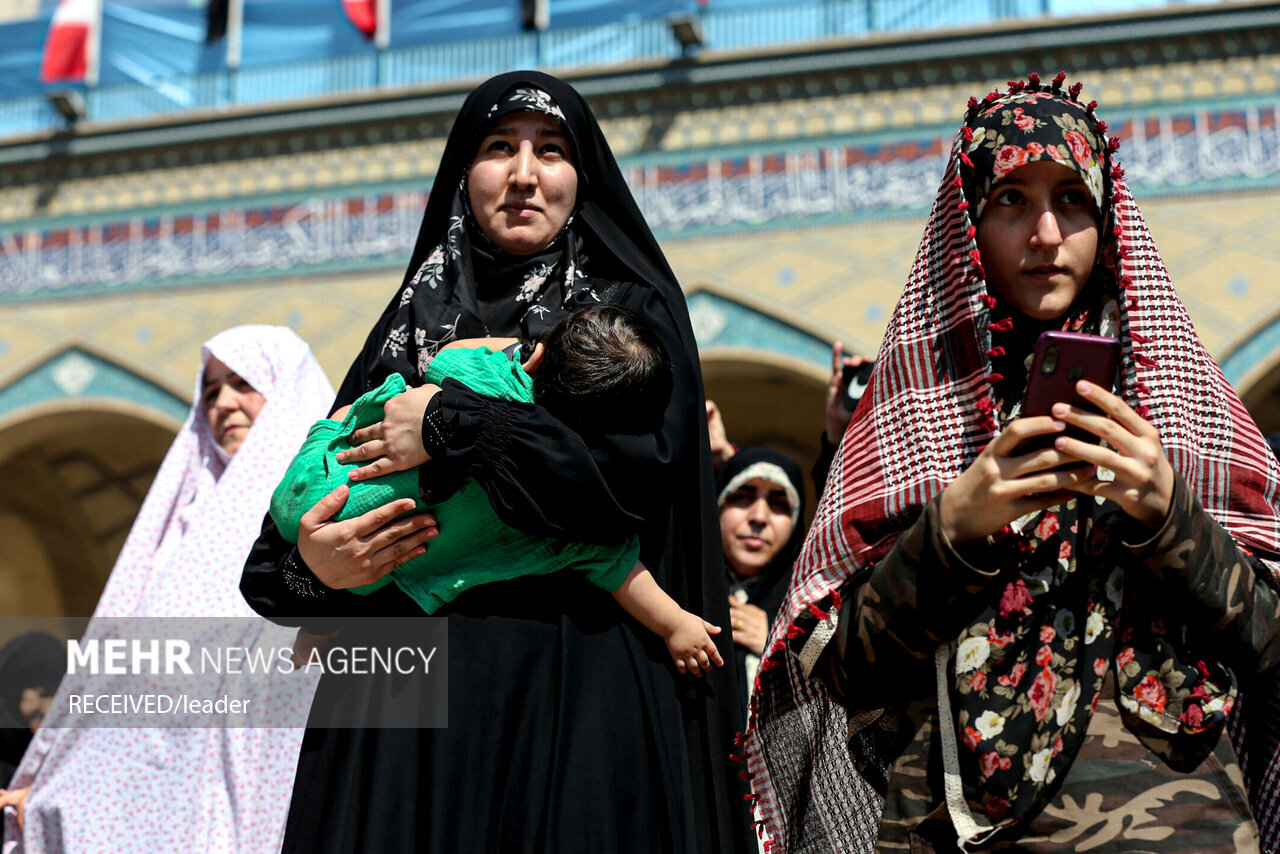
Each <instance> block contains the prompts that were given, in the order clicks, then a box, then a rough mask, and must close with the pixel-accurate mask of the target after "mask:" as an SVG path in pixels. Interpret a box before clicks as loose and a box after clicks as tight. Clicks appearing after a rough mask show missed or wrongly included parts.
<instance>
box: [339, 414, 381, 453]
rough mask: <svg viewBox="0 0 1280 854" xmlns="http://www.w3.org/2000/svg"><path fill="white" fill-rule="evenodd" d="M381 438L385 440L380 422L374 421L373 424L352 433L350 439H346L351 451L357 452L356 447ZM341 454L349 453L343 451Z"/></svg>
mask: <svg viewBox="0 0 1280 854" xmlns="http://www.w3.org/2000/svg"><path fill="white" fill-rule="evenodd" d="M382 438H385V435H384V433H383V429H382V422H381V421H376V422H374V423H373V424H370V425H368V426H367V427H361V428H360V429H359V430H357V431H355V432H354V433H352V434H351V438H350V439H348V441H349V442H350V443H351V446H352V450H359V448H358V447H357V446H359V445H363V444H365V443H366V442H371V441H373V440H374V439H382ZM343 453H345V454H350V453H351V451H343Z"/></svg>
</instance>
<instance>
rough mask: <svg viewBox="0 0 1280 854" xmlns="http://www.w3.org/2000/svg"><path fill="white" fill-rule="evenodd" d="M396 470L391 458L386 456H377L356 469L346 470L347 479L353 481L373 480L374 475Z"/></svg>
mask: <svg viewBox="0 0 1280 854" xmlns="http://www.w3.org/2000/svg"><path fill="white" fill-rule="evenodd" d="M375 444H376V443H375ZM396 470H397V469H396V467H395V466H394V465H393V464H392V463H391V460H389V459H387V458H386V457H379V458H378V459H376V460H374V461H373V462H371V463H369V465H367V466H361V467H360V468H358V469H352V470H351V471H349V472H347V479H348V480H353V481H359V480H373V479H374V478H375V477H381V476H382V475H384V474H391V473H392V472H393V471H396Z"/></svg>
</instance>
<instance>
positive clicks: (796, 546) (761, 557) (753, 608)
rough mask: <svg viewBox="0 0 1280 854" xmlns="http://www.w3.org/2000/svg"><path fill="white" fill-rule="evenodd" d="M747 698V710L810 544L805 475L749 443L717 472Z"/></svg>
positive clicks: (733, 622)
mask: <svg viewBox="0 0 1280 854" xmlns="http://www.w3.org/2000/svg"><path fill="white" fill-rule="evenodd" d="M716 490H717V497H716V503H717V504H718V505H719V506H720V538H721V545H722V547H723V549H724V568H725V574H726V576H727V578H728V580H729V626H730V628H731V629H732V630H733V642H734V645H733V652H734V661H735V663H736V665H737V670H738V678H739V680H740V682H739V692H738V694H739V697H740V699H741V701H742V708H743V711H744V712H745V710H746V707H747V698H748V697H749V695H750V691H751V685H752V683H753V682H754V681H755V678H756V668H757V667H758V666H759V664H760V657H761V656H762V655H763V654H764V644H765V639H766V637H767V636H768V634H769V626H771V625H773V620H774V618H775V617H776V616H778V608H780V607H781V606H782V597H783V596H784V595H785V594H786V592H787V584H788V583H789V582H790V581H791V566H792V564H794V563H795V561H796V556H797V555H799V554H800V546H801V545H802V544H803V543H804V526H803V525H802V524H801V519H803V518H804V477H803V476H802V475H801V474H800V467H799V466H797V465H796V464H795V463H794V462H792V461H791V459H790V458H789V457H787V456H786V455H785V454H780V453H778V452H777V451H771V450H769V449H768V448H742V449H741V450H739V451H738V452H736V453H735V454H734V455H733V456H732V457H730V458H729V461H728V462H726V463H725V464H724V467H723V468H721V469H720V471H719V472H718V473H717V474H716Z"/></svg>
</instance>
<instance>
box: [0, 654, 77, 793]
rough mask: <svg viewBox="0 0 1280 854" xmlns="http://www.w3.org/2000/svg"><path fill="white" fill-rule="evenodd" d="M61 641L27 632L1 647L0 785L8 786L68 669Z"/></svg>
mask: <svg viewBox="0 0 1280 854" xmlns="http://www.w3.org/2000/svg"><path fill="white" fill-rule="evenodd" d="M66 663H67V655H66V650H65V649H63V646H62V644H61V643H59V642H58V640H57V639H56V638H54V637H53V636H52V635H48V634H45V633H44V632H24V633H22V634H20V635H18V636H17V637H15V638H13V639H12V640H10V641H9V642H8V643H7V644H5V645H4V648H3V649H0V781H2V782H0V785H6V786H7V785H8V784H9V779H10V778H11V777H13V772H14V771H16V770H17V768H18V763H19V762H21V761H22V754H23V753H25V752H26V749H27V745H28V744H30V743H31V735H32V733H34V732H35V730H36V727H38V726H39V725H40V721H41V719H43V717H44V713H45V712H46V711H47V710H48V708H49V701H50V699H51V698H52V697H53V692H54V691H56V690H57V688H58V683H59V682H61V681H62V674H63V672H64V669H65V668H66Z"/></svg>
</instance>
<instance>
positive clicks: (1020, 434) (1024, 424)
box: [987, 415, 1067, 457]
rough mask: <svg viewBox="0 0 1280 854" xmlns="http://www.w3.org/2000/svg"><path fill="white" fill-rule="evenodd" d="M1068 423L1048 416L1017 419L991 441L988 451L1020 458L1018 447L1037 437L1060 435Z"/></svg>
mask: <svg viewBox="0 0 1280 854" xmlns="http://www.w3.org/2000/svg"><path fill="white" fill-rule="evenodd" d="M1066 426H1067V425H1066V423H1065V422H1063V421H1061V420H1059V419H1057V418H1051V417H1049V416H1048V415H1032V416H1030V417H1028V418H1015V419H1014V420H1013V421H1010V422H1009V426H1008V427H1006V428H1005V429H1004V430H1002V431H1001V432H1000V435H999V436H996V437H995V439H993V440H992V441H991V444H990V445H988V446H987V448H988V450H990V451H991V453H993V454H997V455H999V456H1004V457H1013V456H1020V454H1019V452H1018V446H1019V445H1021V444H1022V443H1023V442H1025V441H1027V440H1028V439H1034V438H1035V437H1036V436H1047V435H1050V434H1052V433H1060V432H1062V430H1064V429H1065V428H1066Z"/></svg>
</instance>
